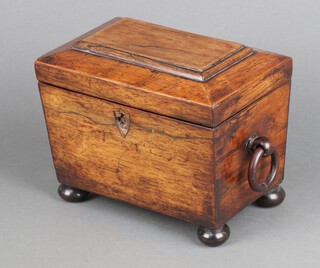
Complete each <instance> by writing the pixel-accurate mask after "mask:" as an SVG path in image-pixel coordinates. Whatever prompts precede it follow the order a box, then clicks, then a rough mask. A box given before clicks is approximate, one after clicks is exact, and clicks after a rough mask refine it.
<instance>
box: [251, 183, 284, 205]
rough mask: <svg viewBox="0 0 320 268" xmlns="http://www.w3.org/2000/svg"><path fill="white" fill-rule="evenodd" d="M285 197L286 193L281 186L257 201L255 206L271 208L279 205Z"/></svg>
mask: <svg viewBox="0 0 320 268" xmlns="http://www.w3.org/2000/svg"><path fill="white" fill-rule="evenodd" d="M285 197H286V192H285V191H284V190H283V188H282V187H281V186H278V187H277V188H275V189H273V190H271V191H270V192H268V193H266V194H265V195H263V196H261V197H260V198H259V199H257V200H256V202H255V204H256V205H257V206H259V207H265V208H272V207H275V206H278V205H280V204H281V203H282V202H283V200H284V198H285Z"/></svg>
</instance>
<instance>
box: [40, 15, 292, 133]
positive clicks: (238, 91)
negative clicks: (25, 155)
mask: <svg viewBox="0 0 320 268" xmlns="http://www.w3.org/2000/svg"><path fill="white" fill-rule="evenodd" d="M97 55H98V56H97ZM249 55H251V56H249ZM146 67H147V68H146ZM229 67H232V68H229ZM35 68H36V73H37V78H38V80H39V81H40V82H42V83H47V84H50V85H54V86H56V87H60V88H64V89H67V90H71V91H74V92H79V93H81V94H86V95H88V96H92V97H96V98H100V99H104V100H107V101H111V102H115V103H119V104H123V105H127V106H130V107H134V108H137V109H140V110H144V111H147V112H150V113H154V114H159V115H163V116H167V117H171V118H175V119H178V120H182V121H185V122H189V123H194V124H198V125H202V126H206V127H211V128H212V127H215V126H217V125H219V124H221V123H222V122H223V121H225V120H227V119H228V118H230V117H231V116H233V115H234V114H236V113H237V112H239V111H240V110H242V109H244V108H245V107H247V106H248V105H250V104H251V103H253V102H254V101H256V100H257V99H259V98H261V97H263V96H264V95H266V94H268V93H269V92H271V91H272V90H274V89H276V88H277V87H279V86H281V85H282V84H284V83H287V82H288V81H289V80H290V79H291V73H292V61H291V59H290V58H289V57H286V56H282V55H278V54H274V53H270V52H263V51H257V50H255V51H254V52H252V49H251V48H248V47H245V46H243V45H241V44H238V43H233V42H229V41H223V40H219V39H215V38H210V37H205V36H200V35H196V34H191V33H187V32H182V31H179V30H174V29H169V28H166V27H162V26H157V25H154V24H150V23H146V22H141V21H137V20H133V19H127V18H125V19H123V18H116V19H113V20H111V21H109V22H107V23H105V24H103V25H101V26H99V27H98V28H96V29H93V30H92V31H90V32H88V33H86V34H84V35H83V36H80V37H78V38H76V39H75V40H72V41H70V42H69V43H67V44H65V45H63V46H61V47H59V48H57V49H55V50H53V51H51V52H49V53H47V54H45V55H44V56H42V57H40V58H39V59H38V60H37V61H36V63H35ZM168 73H169V74H168ZM172 74H174V75H172ZM215 74H217V75H215ZM212 76H214V77H212ZM210 77H212V78H211V79H209V78H210ZM186 78H189V79H186ZM206 79H208V80H207V81H206ZM194 80H197V81H194ZM199 81H201V82H199ZM204 81H205V82H204Z"/></svg>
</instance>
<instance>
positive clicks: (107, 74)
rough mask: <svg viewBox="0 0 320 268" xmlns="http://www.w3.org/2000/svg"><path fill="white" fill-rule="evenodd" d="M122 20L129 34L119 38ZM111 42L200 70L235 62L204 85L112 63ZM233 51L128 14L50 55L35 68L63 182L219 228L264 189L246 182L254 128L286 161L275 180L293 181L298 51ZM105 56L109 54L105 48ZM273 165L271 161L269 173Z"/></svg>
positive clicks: (263, 172) (138, 56) (262, 170)
mask: <svg viewBox="0 0 320 268" xmlns="http://www.w3.org/2000/svg"><path fill="white" fill-rule="evenodd" d="M123 23H125V24H123ZM124 25H126V26H125V30H124V29H123V27H124ZM119 27H120V28H121V27H122V28H121V29H120V30H121V31H122V32H123V33H127V35H125V36H123V35H117V31H118V30H119ZM126 27H128V28H126ZM150 29H154V31H150ZM110 31H111V33H112V34H110ZM146 31H149V32H150V33H148V34H150V35H149V37H150V38H151V39H150V38H149V39H148V37H146V36H145V35H146ZM130 37H132V38H133V39H130ZM150 40H151V41H150ZM155 40H157V45H152V44H151V45H150V42H151V43H152V42H154V41H155ZM179 40H180V41H179ZM136 41H139V42H136ZM206 42H207V43H206ZM88 44H89V45H88ZM135 44H138V45H135ZM141 44H142V45H141ZM175 44H178V45H177V46H175ZM191 44H192V45H193V46H191ZM182 47H186V48H187V49H188V52H190V54H188V53H185V51H183V48H182ZM73 48H74V49H73ZM75 48H76V49H78V50H79V49H83V50H88V51H89V52H90V53H84V51H78V50H75ZM93 48H94V49H99V50H101V51H94V50H92V49H93ZM191 48H192V49H191ZM90 49H91V50H90ZM175 49H177V51H178V52H176V53H173V51H175ZM111 50H113V52H114V51H118V52H117V53H118V54H117V53H116V54H117V56H118V57H119V55H120V54H121V53H122V55H124V54H123V53H131V52H132V53H133V54H134V55H135V56H134V57H135V58H134V60H137V61H140V62H141V61H142V58H143V60H144V61H145V59H146V58H148V60H150V59H151V61H152V64H154V65H157V63H155V62H158V63H160V65H161V64H162V65H161V66H162V67H163V66H165V67H166V68H168V66H169V65H170V66H171V67H172V66H174V68H175V70H178V69H179V68H182V69H185V70H183V72H185V73H189V74H190V73H192V72H193V71H194V72H201V75H203V74H204V73H206V74H210V70H214V68H215V67H216V66H219V67H217V68H220V67H223V66H225V65H223V64H227V65H228V66H229V65H230V66H231V65H232V67H231V68H228V69H223V70H221V72H219V74H217V75H216V76H214V77H213V78H212V79H210V80H209V81H207V82H204V83H202V82H196V81H192V80H190V79H186V78H183V77H179V76H176V75H172V74H168V73H165V70H164V69H161V72H160V71H157V70H154V69H152V68H151V69H149V68H144V67H142V66H138V65H134V64H129V63H126V62H123V60H125V59H123V58H122V59H121V57H120V61H117V60H114V59H111V58H110V57H111V56H112V55H113V54H112V55H111V54H110V51H111ZM119 51H120V52H121V53H120V52H119ZM210 51H211V52H212V51H213V52H214V53H213V54H210V53H209V52H210ZM234 51H236V52H237V53H241V52H240V51H242V52H245V49H243V48H242V46H241V45H240V44H237V43H232V42H228V41H222V40H218V39H212V38H208V37H201V36H198V35H193V34H189V33H185V32H181V31H176V30H173V29H168V28H165V27H160V26H155V25H151V24H147V23H144V22H136V21H132V20H130V19H121V18H118V19H115V20H113V21H111V22H108V23H107V24H104V25H102V26H100V27H98V28H96V29H94V30H93V31H90V32H89V33H87V34H85V35H83V36H81V37H79V38H77V39H75V40H73V41H71V42H69V43H67V44H65V45H64V46H61V47H59V48H58V49H56V50H53V51H52V52H49V53H47V54H46V55H44V56H42V57H40V58H39V59H38V60H37V61H36V62H35V69H36V74H37V78H38V80H39V82H40V83H39V88H40V92H41V98H42V103H43V107H44V112H45V117H46V123H47V128H48V133H49V138H50V145H51V148H52V154H53V159H54V164H55V168H56V173H57V177H58V180H59V181H60V182H61V183H64V184H66V185H70V186H73V187H76V188H79V189H82V190H85V191H90V192H94V193H97V194H101V195H104V196H108V197H111V198H115V199H119V200H122V201H125V202H128V203H131V204H135V205H137V206H140V207H144V208H147V209H150V210H154V211H157V212H160V213H163V214H166V215H170V216H173V217H177V218H180V219H182V220H185V221H190V222H193V223H197V224H201V225H204V226H207V227H210V228H215V229H217V228H219V227H221V226H223V224H224V223H225V222H226V221H228V220H229V219H230V218H231V217H233V216H234V215H235V214H236V213H237V212H239V211H240V210H241V209H242V208H244V207H245V206H247V205H248V204H250V203H251V202H253V201H255V200H256V199H257V198H259V197H260V196H261V195H262V194H263V193H257V192H254V191H253V190H252V189H251V188H250V186H249V184H248V181H247V174H248V166H249V162H250V159H251V158H250V157H251V156H250V155H249V154H248V153H247V151H246V146H245V144H246V140H247V139H248V138H249V137H250V136H251V135H252V134H253V133H257V134H259V135H261V136H266V137H267V138H269V139H270V140H271V141H272V142H273V143H274V144H275V145H276V147H277V149H278V151H279V156H280V165H279V172H278V174H277V177H276V179H275V181H274V184H273V186H276V185H278V184H279V183H280V182H281V181H282V179H283V173H284V163H285V148H286V135H287V122H288V110H289V96H290V81H291V76H292V60H291V58H289V57H286V56H282V55H278V54H274V53H270V52H263V51H257V50H256V51H254V54H253V55H251V56H249V57H247V58H246V59H243V60H241V61H239V62H233V60H234V59H236V58H233V56H230V57H229V56H228V55H233V52H234ZM100 52H101V53H102V54H103V53H105V56H106V57H101V55H95V54H99V53H100ZM113 52H112V53H113ZM108 53H109V54H108ZM237 53H236V54H237ZM236 54H234V55H236ZM126 55H129V54H126ZM208 55H210V56H208ZM239 55H240V54H238V56H239ZM112 57H113V56H112ZM126 61H127V60H126ZM131 63H134V62H133V61H131ZM135 63H137V62H135ZM144 63H145V62H144ZM149 63H150V62H149ZM216 63H219V64H217V65H215V64H216ZM140 65H143V64H140ZM157 66H158V65H157ZM157 66H156V67H155V68H156V69H157ZM172 68H173V67H172ZM158 70H160V69H158ZM180 71H181V70H180ZM180 71H179V72H180ZM189 71H191V72H189ZM174 74H178V73H174ZM189 78H190V77H189ZM120 109H121V110H122V111H124V112H125V113H128V114H130V119H131V123H130V129H129V132H128V134H127V136H126V137H125V138H123V137H122V136H121V135H120V133H119V131H118V129H117V127H116V125H115V118H114V112H115V111H119V110H120ZM269 165H270V159H269V158H265V159H262V161H261V163H260V164H259V168H258V178H259V179H260V180H263V179H264V178H265V177H266V176H267V173H268V171H269Z"/></svg>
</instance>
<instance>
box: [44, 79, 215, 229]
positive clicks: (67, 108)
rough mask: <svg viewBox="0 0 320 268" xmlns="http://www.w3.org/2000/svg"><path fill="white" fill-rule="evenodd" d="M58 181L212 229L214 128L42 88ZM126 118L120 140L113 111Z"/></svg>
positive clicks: (50, 87)
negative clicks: (126, 127)
mask: <svg viewBox="0 0 320 268" xmlns="http://www.w3.org/2000/svg"><path fill="white" fill-rule="evenodd" d="M40 92H41V97H42V102H43V105H44V111H45V114H46V122H47V127H48V132H49V137H50V143H51V147H52V152H53V159H54V164H55V168H56V171H57V176H58V179H59V181H60V182H61V183H64V184H67V185H71V186H73V187H76V188H79V189H83V190H87V191H90V192H94V193H99V194H102V195H105V196H109V197H112V198H116V199H120V200H123V201H126V202H129V203H133V204H135V205H138V206H141V207H145V208H149V209H151V210H155V211H158V212H161V213H164V214H168V215H171V216H175V217H178V218H182V219H184V220H186V221H193V222H197V223H199V224H204V225H208V226H211V222H212V221H214V219H213V218H212V217H213V215H212V206H213V194H214V189H213V187H214V184H213V181H214V178H213V166H214V154H213V132H212V129H209V128H204V127H201V126H197V125H191V124H188V123H182V122H178V121H176V120H172V119H168V118H164V117H160V116H156V115H152V114H149V113H146V112H142V111H139V110H136V109H133V108H129V107H124V106H121V105H118V104H114V103H110V102H106V101H103V100H99V99H96V98H92V97H88V96H85V95H82V94H77V93H74V92H69V91H65V90H62V89H59V88H55V87H52V86H48V85H45V84H40ZM119 109H121V110H123V111H124V112H126V113H128V114H130V118H131V123H130V130H129V132H128V134H127V136H126V138H123V137H122V136H121V134H120V133H119V131H118V129H117V127H116V123H115V118H114V114H113V112H114V111H118V110H119Z"/></svg>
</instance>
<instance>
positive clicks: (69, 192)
mask: <svg viewBox="0 0 320 268" xmlns="http://www.w3.org/2000/svg"><path fill="white" fill-rule="evenodd" d="M58 194H59V195H60V197H61V198H62V199H63V200H65V201H68V202H82V201H84V200H86V198H87V196H88V194H89V192H87V191H83V190H80V189H77V188H74V187H72V186H69V185H65V184H60V186H59V188H58Z"/></svg>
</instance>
